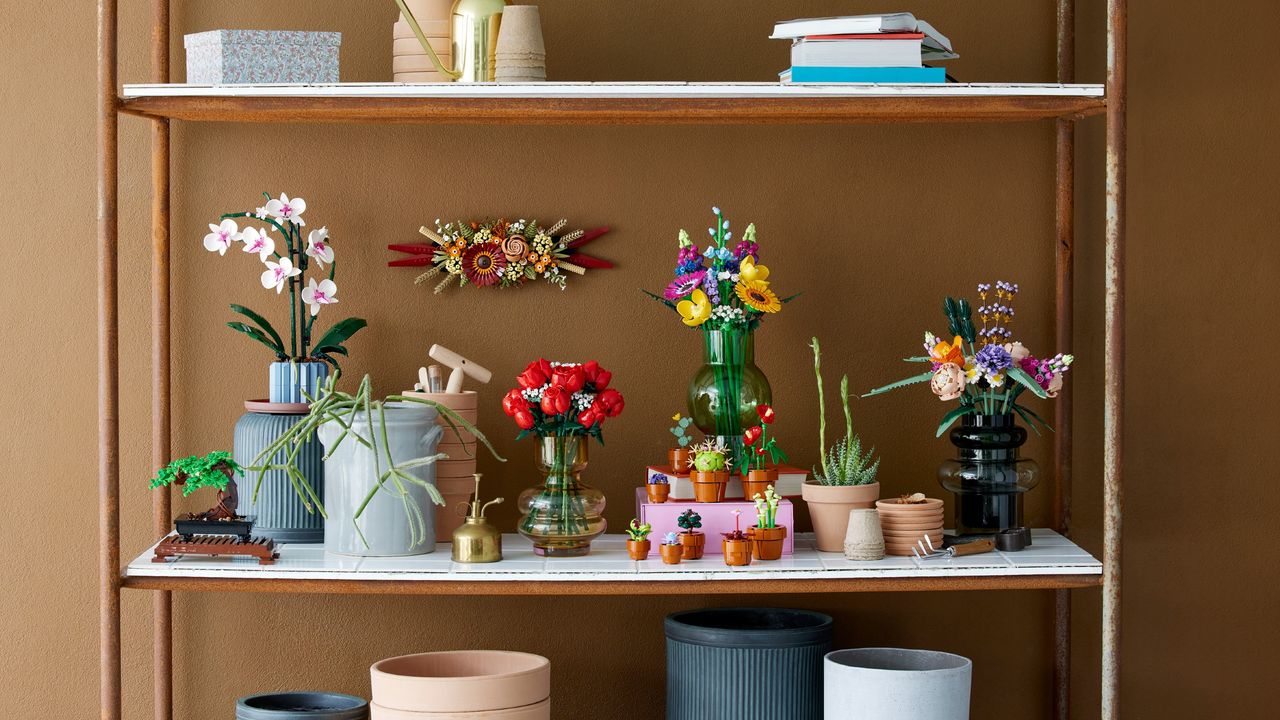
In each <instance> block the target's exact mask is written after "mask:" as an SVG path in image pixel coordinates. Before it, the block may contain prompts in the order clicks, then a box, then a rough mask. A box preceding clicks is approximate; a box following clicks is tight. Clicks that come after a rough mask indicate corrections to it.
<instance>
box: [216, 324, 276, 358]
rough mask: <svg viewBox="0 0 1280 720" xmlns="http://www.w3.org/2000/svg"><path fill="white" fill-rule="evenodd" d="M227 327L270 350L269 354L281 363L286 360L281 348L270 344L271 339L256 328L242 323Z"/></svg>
mask: <svg viewBox="0 0 1280 720" xmlns="http://www.w3.org/2000/svg"><path fill="white" fill-rule="evenodd" d="M227 327H229V328H231V329H232V330H235V331H236V332H242V333H244V334H245V335H248V336H249V337H251V338H253V339H254V340H257V341H258V342H260V343H262V344H263V345H266V346H267V347H268V348H270V349H271V352H273V353H275V354H276V357H278V358H280V360H281V361H283V360H285V359H287V357H288V356H287V355H286V354H285V353H284V352H283V350H282V348H280V346H278V345H276V344H275V343H274V342H272V341H271V338H269V337H267V334H266V333H264V332H262V331H261V330H259V329H258V328H256V327H253V326H252V325H249V324H246V323H242V322H229V323H227Z"/></svg>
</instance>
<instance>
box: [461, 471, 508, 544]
mask: <svg viewBox="0 0 1280 720" xmlns="http://www.w3.org/2000/svg"><path fill="white" fill-rule="evenodd" d="M480 477H481V476H480V473H476V491H475V495H473V496H472V500H471V502H469V503H463V506H464V507H466V508H467V519H466V522H464V523H463V524H462V526H461V527H459V528H458V529H457V530H454V531H453V561H454V562H459V563H495V562H498V561H499V560H501V559H502V533H501V532H499V531H498V529H497V528H495V527H494V526H492V525H490V524H489V521H488V520H486V519H485V517H484V513H485V511H486V510H488V509H489V506H490V505H497V504H498V503H500V502H502V498H496V499H494V500H490V501H489V502H487V503H485V504H483V505H481V504H480Z"/></svg>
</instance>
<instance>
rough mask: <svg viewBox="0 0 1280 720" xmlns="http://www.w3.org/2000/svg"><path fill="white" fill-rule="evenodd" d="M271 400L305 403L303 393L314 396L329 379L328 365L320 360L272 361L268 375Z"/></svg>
mask: <svg viewBox="0 0 1280 720" xmlns="http://www.w3.org/2000/svg"><path fill="white" fill-rule="evenodd" d="M268 378H269V380H270V393H271V398H270V399H271V402H273V403H305V402H307V398H306V397H305V396H304V395H303V391H306V394H307V395H310V396H311V397H313V398H314V397H316V396H317V395H319V394H320V389H321V388H323V387H324V383H325V381H326V380H328V379H329V366H328V365H327V364H325V363H322V362H273V363H271V371H270V373H269V375H268Z"/></svg>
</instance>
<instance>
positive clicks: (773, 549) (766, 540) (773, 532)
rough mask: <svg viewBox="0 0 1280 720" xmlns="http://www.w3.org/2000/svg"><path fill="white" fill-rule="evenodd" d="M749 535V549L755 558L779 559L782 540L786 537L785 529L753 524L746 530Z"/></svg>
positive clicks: (780, 557)
mask: <svg viewBox="0 0 1280 720" xmlns="http://www.w3.org/2000/svg"><path fill="white" fill-rule="evenodd" d="M747 534H749V535H750V536H751V549H752V552H753V553H754V554H755V558H756V559H757V560H781V559H782V541H783V540H786V539H787V529H786V528H785V527H782V526H781V525H779V526H778V527H775V528H759V527H756V526H754V525H752V526H751V529H750V530H748V531H747Z"/></svg>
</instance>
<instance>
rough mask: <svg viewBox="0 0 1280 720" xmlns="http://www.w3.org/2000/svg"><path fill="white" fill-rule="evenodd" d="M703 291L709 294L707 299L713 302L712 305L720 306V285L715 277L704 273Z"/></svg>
mask: <svg viewBox="0 0 1280 720" xmlns="http://www.w3.org/2000/svg"><path fill="white" fill-rule="evenodd" d="M702 291H703V292H705V293H706V294H707V299H708V300H710V301H711V304H712V305H719V304H720V283H719V281H718V280H717V279H716V277H715V276H714V275H712V274H710V273H704V277H703V278H702ZM690 292H692V291H690Z"/></svg>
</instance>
